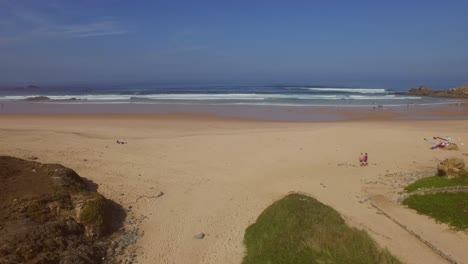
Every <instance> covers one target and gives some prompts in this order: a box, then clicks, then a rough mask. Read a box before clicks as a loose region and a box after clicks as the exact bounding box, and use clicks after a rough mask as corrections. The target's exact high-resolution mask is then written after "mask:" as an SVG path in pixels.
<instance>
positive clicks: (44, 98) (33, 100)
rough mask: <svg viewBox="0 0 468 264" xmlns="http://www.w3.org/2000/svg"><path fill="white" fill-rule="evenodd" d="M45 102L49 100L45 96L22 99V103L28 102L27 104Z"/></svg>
mask: <svg viewBox="0 0 468 264" xmlns="http://www.w3.org/2000/svg"><path fill="white" fill-rule="evenodd" d="M47 100H50V98H49V97H47V96H35V97H28V98H26V99H24V101H28V102H38V101H47Z"/></svg>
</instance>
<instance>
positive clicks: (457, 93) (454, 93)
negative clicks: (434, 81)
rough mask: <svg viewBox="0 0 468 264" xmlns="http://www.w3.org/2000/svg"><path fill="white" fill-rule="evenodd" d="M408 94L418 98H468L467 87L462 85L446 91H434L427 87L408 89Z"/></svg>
mask: <svg viewBox="0 0 468 264" xmlns="http://www.w3.org/2000/svg"><path fill="white" fill-rule="evenodd" d="M408 94H410V95H418V96H434V97H453V98H468V85H463V86H460V87H457V88H453V89H450V90H447V91H434V90H432V89H431V88H429V87H426V86H420V87H418V88H412V89H410V90H409V91H408Z"/></svg>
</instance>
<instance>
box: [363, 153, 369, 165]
mask: <svg viewBox="0 0 468 264" xmlns="http://www.w3.org/2000/svg"><path fill="white" fill-rule="evenodd" d="M367 159H368V156H367V153H366V154H365V155H364V166H367V164H368V163H367Z"/></svg>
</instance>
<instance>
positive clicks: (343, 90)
mask: <svg viewBox="0 0 468 264" xmlns="http://www.w3.org/2000/svg"><path fill="white" fill-rule="evenodd" d="M301 89H306V90H309V91H318V92H341V93H368V94H377V93H386V92H387V91H386V90H385V89H367V88H313V87H303V88H301Z"/></svg>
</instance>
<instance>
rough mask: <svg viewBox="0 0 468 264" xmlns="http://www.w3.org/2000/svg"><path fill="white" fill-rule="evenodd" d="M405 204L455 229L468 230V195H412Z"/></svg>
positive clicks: (445, 193)
mask: <svg viewBox="0 0 468 264" xmlns="http://www.w3.org/2000/svg"><path fill="white" fill-rule="evenodd" d="M403 204H405V205H407V206H408V207H410V208H413V209H415V210H416V211H418V212H419V213H421V214H426V215H429V216H431V217H433V218H434V219H436V220H437V221H440V222H442V223H447V224H449V225H450V226H451V227H453V228H455V229H460V230H461V229H467V228H468V194H467V193H463V192H458V193H447V192H440V193H434V194H425V195H417V194H416V195H411V196H410V197H408V198H406V199H405V200H404V201H403Z"/></svg>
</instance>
